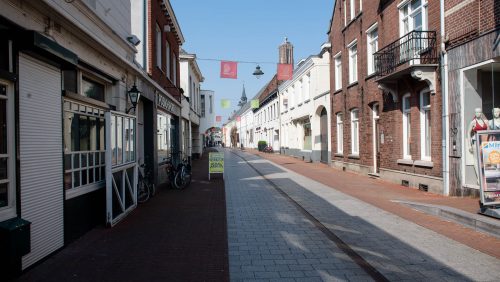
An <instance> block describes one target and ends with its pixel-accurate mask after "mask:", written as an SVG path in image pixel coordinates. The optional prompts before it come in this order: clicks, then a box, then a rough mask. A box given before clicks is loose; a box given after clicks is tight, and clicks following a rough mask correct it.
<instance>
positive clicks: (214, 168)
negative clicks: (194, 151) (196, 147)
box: [208, 152, 224, 180]
mask: <svg viewBox="0 0 500 282" xmlns="http://www.w3.org/2000/svg"><path fill="white" fill-rule="evenodd" d="M213 173H222V174H224V152H209V153H208V180H210V174H213Z"/></svg>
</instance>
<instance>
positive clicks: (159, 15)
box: [147, 0, 180, 99]
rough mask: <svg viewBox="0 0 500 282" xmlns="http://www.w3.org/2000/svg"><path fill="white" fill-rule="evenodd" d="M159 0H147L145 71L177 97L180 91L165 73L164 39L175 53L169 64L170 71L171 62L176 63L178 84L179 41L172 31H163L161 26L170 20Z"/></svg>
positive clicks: (169, 22)
mask: <svg viewBox="0 0 500 282" xmlns="http://www.w3.org/2000/svg"><path fill="white" fill-rule="evenodd" d="M160 2H161V1H159V0H148V19H149V22H148V24H149V34H148V37H149V42H148V47H147V48H148V62H149V63H148V66H147V71H148V73H149V75H150V76H151V77H152V78H153V80H155V81H156V82H157V83H158V84H159V85H161V86H162V87H163V88H164V89H165V90H166V91H167V92H168V93H170V94H171V95H173V96H176V97H179V99H180V92H179V91H178V89H177V88H176V87H175V85H174V83H172V81H171V80H170V79H168V78H167V74H166V70H167V68H166V62H167V59H166V44H165V41H168V42H169V44H170V51H171V52H172V53H173V54H175V57H176V58H177V60H176V61H175V62H174V60H173V56H172V57H171V58H172V59H171V60H170V63H171V66H170V71H171V72H172V71H173V69H174V68H173V64H177V67H176V70H177V75H176V78H177V82H176V85H179V69H180V67H179V43H178V41H177V38H176V36H175V34H174V33H173V32H163V27H164V26H165V25H171V23H172V21H171V19H170V17H169V16H167V15H165V11H164V10H163V9H162V8H161V6H160ZM157 24H158V25H159V26H160V29H161V30H162V33H161V34H162V38H161V40H162V48H161V52H162V67H161V68H159V67H157V66H156V54H155V51H156V45H155V42H156V25H157Z"/></svg>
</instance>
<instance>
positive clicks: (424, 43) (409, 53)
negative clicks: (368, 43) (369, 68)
mask: <svg viewBox="0 0 500 282" xmlns="http://www.w3.org/2000/svg"><path fill="white" fill-rule="evenodd" d="M373 56H374V62H375V72H376V74H377V75H378V76H386V75H389V74H391V73H393V72H394V71H395V70H396V68H397V67H398V66H401V65H403V64H405V63H409V64H410V65H418V64H423V65H426V64H437V62H438V54H437V48H436V32H435V31H417V30H414V31H411V32H409V33H407V34H406V35H404V36H403V37H401V38H399V39H398V40H396V41H394V42H392V43H390V44H389V45H387V46H385V47H384V48H382V49H380V50H379V51H378V52H376V53H375V54H373Z"/></svg>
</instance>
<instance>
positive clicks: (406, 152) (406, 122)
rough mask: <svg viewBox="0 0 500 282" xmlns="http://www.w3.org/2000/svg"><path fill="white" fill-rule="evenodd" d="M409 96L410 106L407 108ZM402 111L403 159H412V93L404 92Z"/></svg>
mask: <svg viewBox="0 0 500 282" xmlns="http://www.w3.org/2000/svg"><path fill="white" fill-rule="evenodd" d="M407 98H408V103H409V105H408V106H409V107H408V109H406V103H407V100H406V99H407ZM401 112H402V114H403V115H402V117H403V140H402V141H403V159H406V160H411V159H412V157H411V95H410V93H407V94H404V95H403V96H402V97H401Z"/></svg>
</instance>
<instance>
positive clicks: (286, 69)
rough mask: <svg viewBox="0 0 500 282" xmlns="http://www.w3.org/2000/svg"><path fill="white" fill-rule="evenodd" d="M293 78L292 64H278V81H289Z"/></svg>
mask: <svg viewBox="0 0 500 282" xmlns="http://www.w3.org/2000/svg"><path fill="white" fill-rule="evenodd" d="M292 77H293V66H292V64H278V80H289V79H292Z"/></svg>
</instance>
